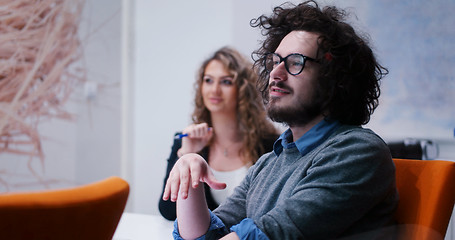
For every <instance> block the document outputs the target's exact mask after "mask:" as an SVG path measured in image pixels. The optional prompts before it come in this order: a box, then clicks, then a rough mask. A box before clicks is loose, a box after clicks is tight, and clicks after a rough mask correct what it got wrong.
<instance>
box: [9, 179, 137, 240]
mask: <svg viewBox="0 0 455 240" xmlns="http://www.w3.org/2000/svg"><path fill="white" fill-rule="evenodd" d="M128 194H129V185H128V183H127V182H126V181H125V180H123V179H121V178H119V177H110V178H106V179H104V180H102V181H99V182H95V183H91V184H87V185H83V186H79V187H75V188H70V189H62V190H49V191H36V192H22V193H8V194H0V239H8V240H14V239H46V240H52V239H59V240H62V239H65V240H73V239H74V240H75V239H84V240H90V239H96V240H103V239H106V240H107V239H112V237H113V236H114V232H115V229H116V228H117V224H118V222H119V221H120V218H121V216H122V213H123V211H124V209H125V205H126V202H127V199H128Z"/></svg>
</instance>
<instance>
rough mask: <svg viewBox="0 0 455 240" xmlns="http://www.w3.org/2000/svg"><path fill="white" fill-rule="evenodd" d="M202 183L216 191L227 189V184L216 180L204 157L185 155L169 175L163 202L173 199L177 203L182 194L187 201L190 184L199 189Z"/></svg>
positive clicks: (191, 154) (192, 154) (193, 154)
mask: <svg viewBox="0 0 455 240" xmlns="http://www.w3.org/2000/svg"><path fill="white" fill-rule="evenodd" d="M200 182H205V183H207V184H208V185H209V186H210V187H211V188H214V189H224V188H226V183H222V182H219V181H218V180H216V179H215V177H214V176H213V173H212V171H211V170H210V168H209V165H208V164H207V162H206V161H205V159H204V158H203V157H201V156H200V155H198V154H195V153H190V154H186V155H183V156H182V157H181V158H180V159H179V160H177V162H176V163H175V165H174V167H173V168H172V170H171V172H170V174H169V178H168V179H167V181H166V186H165V188H164V193H163V200H165V201H167V200H168V199H171V201H173V202H175V201H177V198H178V195H179V194H181V195H180V197H181V198H182V199H186V198H187V197H188V191H189V188H190V184H191V186H192V187H193V188H197V187H198V186H199V183H200Z"/></svg>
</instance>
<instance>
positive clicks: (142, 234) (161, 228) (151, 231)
mask: <svg viewBox="0 0 455 240" xmlns="http://www.w3.org/2000/svg"><path fill="white" fill-rule="evenodd" d="M173 229H174V222H173V221H168V220H166V219H164V218H163V217H161V216H159V215H149V214H139V213H127V212H125V213H123V215H122V218H121V219H120V222H119V224H118V226H117V230H116V231H115V233H114V237H113V238H112V240H142V239H143V240H150V239H173V238H172V230H173Z"/></svg>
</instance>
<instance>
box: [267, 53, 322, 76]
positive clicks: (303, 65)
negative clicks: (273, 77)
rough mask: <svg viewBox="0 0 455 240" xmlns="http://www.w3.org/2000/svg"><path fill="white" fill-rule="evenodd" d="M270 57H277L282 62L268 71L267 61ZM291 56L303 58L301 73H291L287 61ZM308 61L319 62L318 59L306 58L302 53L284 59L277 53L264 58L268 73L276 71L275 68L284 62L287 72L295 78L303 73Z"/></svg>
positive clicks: (292, 54)
mask: <svg viewBox="0 0 455 240" xmlns="http://www.w3.org/2000/svg"><path fill="white" fill-rule="evenodd" d="M270 56H277V57H278V58H279V59H280V62H279V63H278V64H273V66H272V69H268V68H267V59H268V58H269V57H270ZM290 56H299V57H301V58H302V59H303V60H302V61H303V62H302V68H301V69H300V71H298V72H297V73H291V71H289V66H288V61H287V59H288V57H290ZM307 60H308V61H313V62H319V61H318V60H317V59H314V58H311V57H308V56H305V55H303V54H300V53H291V54H289V55H287V56H286V57H284V58H283V57H281V56H280V55H279V54H277V53H267V54H266V55H265V57H264V68H265V70H266V71H267V72H268V73H270V72H271V71H272V70H273V69H275V66H278V65H279V64H280V63H282V62H284V67H285V68H286V71H287V72H288V73H289V74H291V75H293V76H295V75H299V74H300V73H301V72H302V71H303V69H304V68H305V63H306V61H307Z"/></svg>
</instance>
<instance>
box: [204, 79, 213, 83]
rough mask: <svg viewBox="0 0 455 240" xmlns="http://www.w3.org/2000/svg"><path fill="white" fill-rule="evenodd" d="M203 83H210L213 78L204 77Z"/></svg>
mask: <svg viewBox="0 0 455 240" xmlns="http://www.w3.org/2000/svg"><path fill="white" fill-rule="evenodd" d="M203 80H204V82H205V83H211V82H213V80H212V79H211V78H204V79H203Z"/></svg>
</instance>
